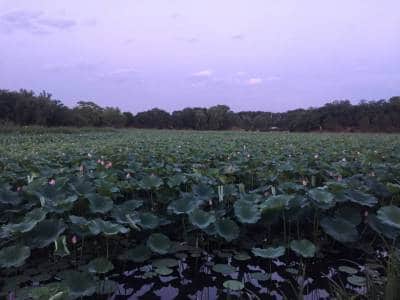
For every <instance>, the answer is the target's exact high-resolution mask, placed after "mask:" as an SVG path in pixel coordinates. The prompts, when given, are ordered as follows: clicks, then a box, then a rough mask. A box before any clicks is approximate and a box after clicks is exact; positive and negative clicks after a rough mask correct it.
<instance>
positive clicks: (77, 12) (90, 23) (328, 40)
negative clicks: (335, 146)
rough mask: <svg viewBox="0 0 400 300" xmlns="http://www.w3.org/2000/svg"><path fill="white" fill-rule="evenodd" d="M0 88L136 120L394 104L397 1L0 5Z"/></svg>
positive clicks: (399, 28)
mask: <svg viewBox="0 0 400 300" xmlns="http://www.w3.org/2000/svg"><path fill="white" fill-rule="evenodd" d="M0 45H1V56H0V84H1V88H2V89H7V90H19V89H21V88H24V89H28V90H33V91H35V92H38V93H39V92H41V91H42V90H46V91H48V92H50V93H51V94H52V95H53V97H54V98H55V99H60V100H61V101H63V103H65V104H66V105H68V106H70V107H72V106H74V105H76V103H77V101H82V100H83V101H94V102H96V103H97V104H99V105H101V106H114V107H119V108H120V109H121V110H123V111H130V112H132V113H137V112H140V111H144V110H148V109H151V108H154V107H158V108H160V109H163V110H165V111H167V112H172V111H174V110H179V109H183V108H185V107H210V106H213V105H217V104H224V105H228V106H229V107H230V108H231V109H232V110H233V111H235V112H238V111H249V110H251V111H271V112H283V111H287V110H290V109H295V108H308V107H318V106H322V105H324V104H325V103H327V102H330V101H333V100H350V101H351V103H353V104H356V103H358V102H359V101H360V100H379V99H389V98H390V97H392V96H396V95H399V94H400V50H399V49H400V1H397V0H384V1H377V0H363V1H361V0H351V1H348V0H346V1H345V0H337V1H317V0H304V1H288V0H280V1H269V0H254V1H244V0H237V1H236V0H235V1H232V0H229V1H227V0H220V1H211V0H203V1H192V0H191V1H188V0H168V1H167V0H165V1H155V0H120V1H99V0H96V1H95V0H87V1H77V0H70V1H54V0H37V1H22V0H1V1H0Z"/></svg>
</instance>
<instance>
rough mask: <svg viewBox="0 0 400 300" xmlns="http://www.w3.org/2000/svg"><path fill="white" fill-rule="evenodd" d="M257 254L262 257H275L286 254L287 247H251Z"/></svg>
mask: <svg viewBox="0 0 400 300" xmlns="http://www.w3.org/2000/svg"><path fill="white" fill-rule="evenodd" d="M251 251H252V252H253V254H254V255H255V256H259V257H262V258H269V259H275V258H278V257H281V256H283V255H285V247H283V246H278V247H268V248H253V249H251Z"/></svg>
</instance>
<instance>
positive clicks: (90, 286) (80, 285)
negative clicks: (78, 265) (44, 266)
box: [63, 271, 96, 296]
mask: <svg viewBox="0 0 400 300" xmlns="http://www.w3.org/2000/svg"><path fill="white" fill-rule="evenodd" d="M63 278H64V280H63V283H64V284H65V285H66V286H67V287H68V288H69V291H70V293H71V295H73V296H91V295H93V294H94V292H95V290H96V283H95V281H94V280H93V278H92V277H91V276H90V275H89V274H88V273H82V272H78V271H66V272H65V273H64V274H63Z"/></svg>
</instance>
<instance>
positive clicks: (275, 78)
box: [265, 75, 281, 81]
mask: <svg viewBox="0 0 400 300" xmlns="http://www.w3.org/2000/svg"><path fill="white" fill-rule="evenodd" d="M265 80H266V81H276V80H281V77H280V76H277V75H271V76H268V77H267V78H265Z"/></svg>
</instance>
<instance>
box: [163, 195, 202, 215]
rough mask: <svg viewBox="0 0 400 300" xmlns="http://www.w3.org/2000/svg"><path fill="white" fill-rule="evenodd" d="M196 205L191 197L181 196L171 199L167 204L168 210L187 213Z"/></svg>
mask: <svg viewBox="0 0 400 300" xmlns="http://www.w3.org/2000/svg"><path fill="white" fill-rule="evenodd" d="M196 206H197V203H196V201H194V199H193V198H191V197H182V198H180V199H178V200H175V201H172V202H171V204H170V205H169V206H168V209H169V210H172V211H173V212H174V213H175V214H177V215H179V214H189V213H191V212H192V211H193V210H194V209H195V208H196Z"/></svg>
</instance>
